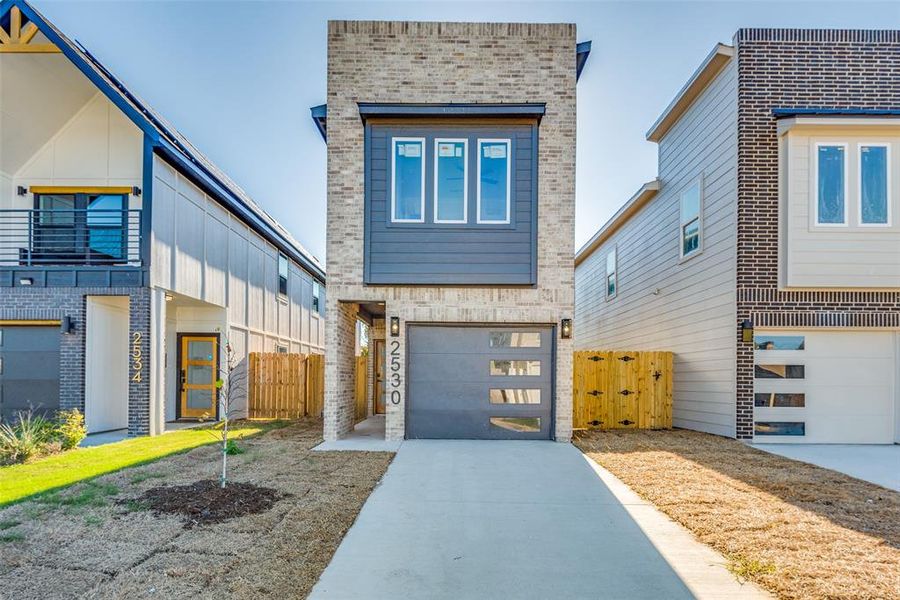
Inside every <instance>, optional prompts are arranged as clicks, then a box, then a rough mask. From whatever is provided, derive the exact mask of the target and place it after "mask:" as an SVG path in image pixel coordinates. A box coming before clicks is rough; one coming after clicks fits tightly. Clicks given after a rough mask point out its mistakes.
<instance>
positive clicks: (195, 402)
mask: <svg viewBox="0 0 900 600" xmlns="http://www.w3.org/2000/svg"><path fill="white" fill-rule="evenodd" d="M180 340H181V343H180V344H179V348H178V350H179V353H180V355H181V359H180V360H179V364H180V367H181V373H180V377H181V401H180V403H179V411H178V416H179V417H181V418H186V419H198V418H205V419H215V418H216V417H217V416H218V410H217V409H218V407H217V406H216V404H217V403H216V400H217V395H218V394H217V392H218V390H217V388H216V379H218V373H217V371H218V362H219V361H218V356H219V337H218V336H217V335H193V334H182V335H181V336H180Z"/></svg>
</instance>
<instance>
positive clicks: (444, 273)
mask: <svg viewBox="0 0 900 600" xmlns="http://www.w3.org/2000/svg"><path fill="white" fill-rule="evenodd" d="M589 48H590V46H589V43H584V44H576V40H575V27H574V25H569V24H508V23H491V24H485V23H414V22H362V21H335V22H330V23H329V26H328V94H327V104H326V105H324V106H318V107H314V108H313V109H312V116H313V118H314V119H315V120H316V122H317V123H318V125H319V127H320V131H321V132H322V135H323V138H327V140H326V141H327V152H328V236H327V249H328V261H329V279H328V297H327V300H326V302H327V307H328V309H327V313H328V321H327V323H326V336H325V339H326V351H325V356H326V358H325V363H326V364H325V422H324V432H325V438H326V439H327V440H333V439H336V438H339V437H341V436H343V435H345V434H347V433H348V432H349V431H350V430H351V429H352V428H353V425H354V418H355V415H354V405H353V397H354V393H353V385H354V378H353V365H354V325H355V323H356V321H357V319H359V318H363V319H365V320H368V321H371V322H372V323H373V325H375V326H374V327H373V334H374V335H373V340H375V346H374V348H373V352H372V353H371V355H372V356H373V357H374V364H375V366H374V369H373V370H374V371H375V373H376V376H375V380H376V388H377V389H376V394H375V396H376V398H375V402H374V403H373V405H374V407H373V411H374V412H375V413H379V412H383V413H385V421H386V424H385V428H386V433H385V436H386V438H387V439H389V440H398V439H404V438H491V439H508V438H523V439H556V440H560V441H564V440H568V439H570V436H571V429H572V425H571V424H572V414H571V412H572V391H571V390H572V377H571V370H572V361H571V356H572V339H571V331H572V329H571V328H572V325H571V319H572V316H573V311H574V269H573V265H572V248H573V245H574V216H575V215H574V209H575V197H574V181H575V84H576V79H577V78H578V75H579V74H580V72H581V69H582V68H583V66H584V64H585V60H586V59H587V56H588V52H589Z"/></svg>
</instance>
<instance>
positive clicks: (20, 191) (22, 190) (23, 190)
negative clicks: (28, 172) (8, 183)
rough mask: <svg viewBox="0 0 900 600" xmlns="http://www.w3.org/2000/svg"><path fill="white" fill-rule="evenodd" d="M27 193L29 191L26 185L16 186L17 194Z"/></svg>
mask: <svg viewBox="0 0 900 600" xmlns="http://www.w3.org/2000/svg"><path fill="white" fill-rule="evenodd" d="M27 193H28V190H27V189H26V188H25V187H23V186H21V185H17V186H16V194H18V195H19V196H24V195H25V194H27Z"/></svg>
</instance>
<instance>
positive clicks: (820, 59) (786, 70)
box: [735, 29, 900, 439]
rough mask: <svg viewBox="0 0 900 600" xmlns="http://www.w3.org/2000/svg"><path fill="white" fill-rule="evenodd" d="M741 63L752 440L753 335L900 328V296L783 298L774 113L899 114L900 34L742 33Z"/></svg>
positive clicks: (742, 388)
mask: <svg viewBox="0 0 900 600" xmlns="http://www.w3.org/2000/svg"><path fill="white" fill-rule="evenodd" d="M735 43H736V47H737V60H738V226H737V236H738V237H737V315H736V316H737V322H736V336H737V349H738V350H737V437H738V438H743V439H748V438H751V437H752V436H753V348H752V345H750V344H745V343H742V342H741V341H740V340H741V335H740V323H741V322H742V321H743V320H744V319H750V320H751V321H753V323H754V325H755V326H756V327H803V328H816V327H831V328H834V327H846V328H867V327H900V292H874V291H873V292H866V291H782V290H779V289H778V145H777V136H776V123H775V119H774V118H773V116H772V109H773V108H776V107H778V108H839V109H867V108H869V109H871V108H878V109H900V77H898V73H900V31H861V30H795V29H741V30H739V31H738V33H737V35H736V38H735Z"/></svg>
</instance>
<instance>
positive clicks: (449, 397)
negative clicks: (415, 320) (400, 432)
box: [406, 325, 553, 440]
mask: <svg viewBox="0 0 900 600" xmlns="http://www.w3.org/2000/svg"><path fill="white" fill-rule="evenodd" d="M408 343H409V358H408V360H409V367H408V370H407V373H408V375H407V376H408V387H407V424H406V435H407V437H408V438H451V439H452V438H457V439H497V440H506V439H549V438H550V436H551V432H552V429H553V427H552V425H553V424H552V417H551V415H552V405H553V385H552V381H553V335H552V329H551V328H549V327H516V328H511V327H502V326H501V327H440V326H424V325H415V326H411V327H410V328H409V340H408Z"/></svg>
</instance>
